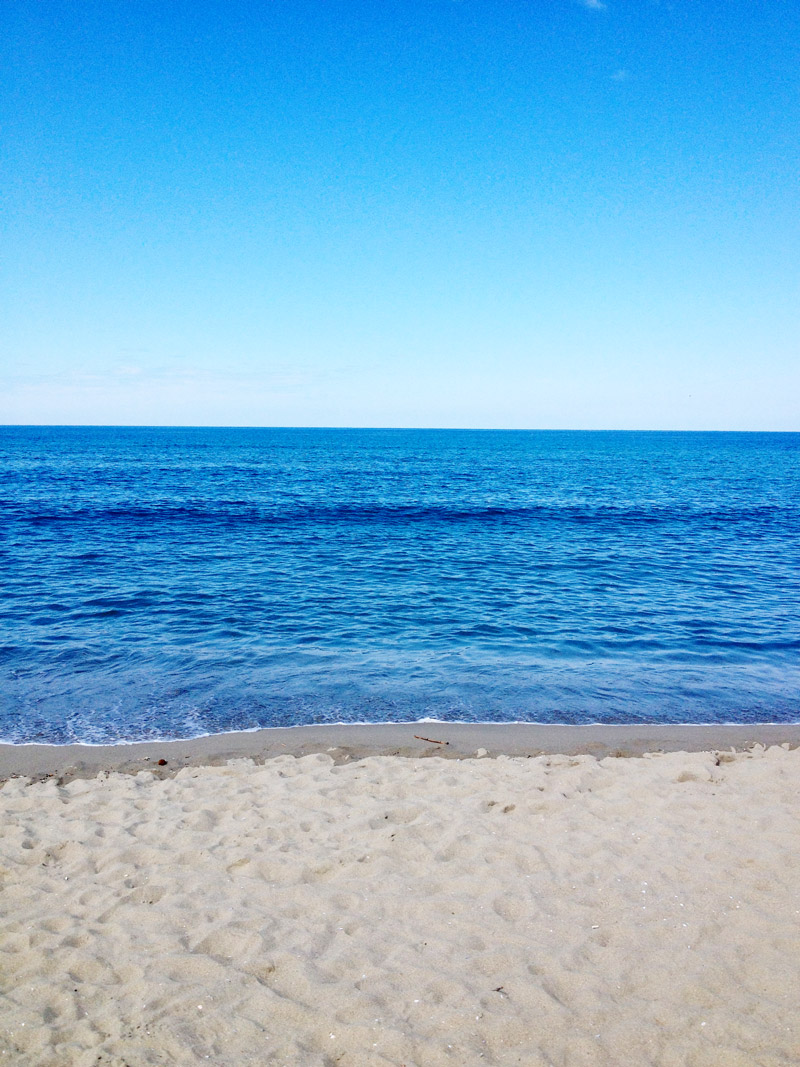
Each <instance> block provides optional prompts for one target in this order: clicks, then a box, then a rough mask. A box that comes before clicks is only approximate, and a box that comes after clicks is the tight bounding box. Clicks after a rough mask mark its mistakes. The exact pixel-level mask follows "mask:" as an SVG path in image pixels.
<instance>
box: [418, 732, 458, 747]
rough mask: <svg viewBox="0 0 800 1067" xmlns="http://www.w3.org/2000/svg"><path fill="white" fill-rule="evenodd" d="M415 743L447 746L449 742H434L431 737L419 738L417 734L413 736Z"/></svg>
mask: <svg viewBox="0 0 800 1067" xmlns="http://www.w3.org/2000/svg"><path fill="white" fill-rule="evenodd" d="M414 737H415V739H416V740H417V741H427V742H428V744H429V745H449V744H450V742H449V741H434V740H433V738H432V737H420V736H419V734H414Z"/></svg>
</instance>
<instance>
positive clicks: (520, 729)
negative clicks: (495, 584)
mask: <svg viewBox="0 0 800 1067" xmlns="http://www.w3.org/2000/svg"><path fill="white" fill-rule="evenodd" d="M787 744H788V745H789V746H790V747H792V748H795V747H798V746H800V724H796V723H790V724H775V723H752V724H725V725H718V724H698V725H661V724H658V725H643V724H626V725H601V724H591V725H586V726H564V725H549V724H547V725H546V724H541V723H431V722H428V723H421V722H409V723H386V724H371V725H360V724H359V725H354V724H347V725H343V724H336V725H326V726H292V727H272V728H269V729H264V730H254V731H246V732H235V733H224V734H212V735H208V736H205V737H195V738H190V739H187V740H175V741H143V742H134V743H132V744H131V743H127V744H118V745H40V744H29V745H10V744H0V780H6V779H8V778H11V777H17V776H20V777H29V778H43V777H47V776H50V775H57V776H59V777H63V778H66V779H73V778H91V777H93V776H94V775H96V774H99V773H102V772H104V771H112V770H113V771H122V772H133V773H135V772H136V771H140V770H145V769H147V770H155V771H156V773H158V774H159V775H163V776H166V775H169V774H172V773H174V772H175V771H177V770H180V768H181V767H186V766H203V765H210V766H213V765H219V764H223V763H225V762H226V761H227V760H229V759H240V758H247V759H253V760H255V761H256V762H261V761H263V760H266V759H270V758H273V757H276V756H282V755H294V756H304V755H309V754H313V753H318V752H324V753H327V754H328V755H330V756H331V757H332V758H333V759H334V761H335V762H336V763H345V762H348V761H350V760H354V759H363V758H365V757H367V756H385V755H397V756H408V757H415V756H416V757H424V756H432V755H435V756H444V757H447V758H454V759H463V758H469V757H474V756H476V755H479V754H480V755H481V756H499V755H506V756H536V755H544V754H561V755H580V754H584V755H592V756H595V757H597V758H598V759H602V758H603V757H605V756H614V755H616V756H638V755H642V754H644V753H646V752H679V751H685V752H703V751H714V750H730V749H735V750H737V751H742V750H744V749H748V748H752V747H753V746H754V745H764V746H770V745H787ZM159 760H165V761H166V762H165V763H163V764H160V765H159V762H158V761H159Z"/></svg>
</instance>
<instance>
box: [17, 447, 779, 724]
mask: <svg viewBox="0 0 800 1067" xmlns="http://www.w3.org/2000/svg"><path fill="white" fill-rule="evenodd" d="M799 653H800V434H697V433H669V434H662V433H612V432H608V433H606V432H602V433H599V432H598V433H578V432H564V433H559V432H505V431H503V432H499V431H498V432H472V431H403V430H384V431H381V430H299V429H298V430H278V429H257V430H249V429H235V430H234V429H231V430H225V429H210V430H209V429H197V430H193V429H120V428H91V429H87V428H57V427H48V428H22V427H4V428H0V737H2V738H3V739H5V740H14V741H25V740H36V741H53V742H67V741H73V740H84V741H94V742H100V741H113V740H120V739H125V740H133V739H137V738H145V737H177V736H184V737H185V736H193V735H197V734H203V733H214V732H217V731H222V730H231V729H250V728H254V727H258V726H268V725H285V724H295V723H311V722H340V721H344V722H349V721H370V722H383V721H399V720H411V719H418V718H421V717H433V718H440V719H446V720H462V721H475V720H479V721H487V720H496V721H512V720H524V721H546V722H621V723H624V722H752V721H798V720H800V654H799Z"/></svg>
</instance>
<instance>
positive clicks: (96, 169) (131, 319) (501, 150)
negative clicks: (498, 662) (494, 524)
mask: <svg viewBox="0 0 800 1067" xmlns="http://www.w3.org/2000/svg"><path fill="white" fill-rule="evenodd" d="M0 22H1V23H2V26H0V29H1V30H2V34H1V36H2V38H3V43H2V45H0V48H1V49H2V57H1V58H2V70H3V75H2V90H3V91H2V105H1V107H2V114H1V115H0V118H2V131H3V133H2V184H3V188H4V190H5V193H4V197H3V206H2V211H3V228H4V233H5V237H4V239H3V248H4V252H3V257H2V268H1V270H2V276H1V277H0V283H2V295H0V346H1V347H0V352H2V358H1V359H0V422H22V423H125V424H137V423H143V424H178V425H180V424H187V425H206V424H207V425H326V426H337V425H342V426H348V425H350V426H469V427H532V428H534V427H542V428H547V427H560V428H605V427H609V428H622V429H627V428H643V429H745V430H747V429H767V430H769V429H775V430H800V352H799V351H798V348H799V347H800V346H799V345H798V308H800V291H799V290H800V286H799V285H798V280H799V278H800V240H799V239H798V238H799V236H800V211H798V207H799V206H800V205H799V204H798V182H797V175H798V173H800V158H798V157H799V156H800V152H798V130H799V129H800V89H799V86H800V79H799V78H798V59H800V6H798V5H797V4H796V3H794V0H791V2H790V0H770V2H769V3H764V4H761V3H758V4H754V3H752V0H750V2H744V0H726V2H724V3H721V2H719V0H714V2H711V0H672V2H666V0H664V2H658V0H606V2H604V3H601V2H599V0H585V2H579V0H413V2H411V0H324V2H323V0H316V2H312V0H261V2H255V0H227V2H222V0H220V2H213V3H212V2H204V0H194V2H190V0H184V2H173V0H159V2H152V0H139V2H137V3H130V2H126V3H122V2H118V0H100V2H88V0H86V2H84V0H68V2H53V0H8V3H6V4H4V5H3V8H2V13H1V14H0Z"/></svg>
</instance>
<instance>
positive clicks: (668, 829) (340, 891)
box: [0, 747, 800, 1067]
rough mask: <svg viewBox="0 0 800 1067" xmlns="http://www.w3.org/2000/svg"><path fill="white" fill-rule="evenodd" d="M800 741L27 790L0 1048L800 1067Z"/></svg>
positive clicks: (2, 796) (275, 769)
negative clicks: (728, 749) (735, 748)
mask: <svg viewBox="0 0 800 1067" xmlns="http://www.w3.org/2000/svg"><path fill="white" fill-rule="evenodd" d="M799 783H800V751H797V750H793V751H789V750H787V749H784V748H781V747H773V748H768V749H763V748H756V749H754V750H752V751H750V752H748V753H742V754H738V755H736V756H734V755H732V754H729V755H722V756H719V755H714V754H713V753H702V752H700V753H688V754H687V753H668V754H663V755H655V756H649V757H648V756H645V757H636V758H628V759H625V758H611V757H608V758H604V759H602V760H599V761H598V760H597V759H595V758H594V757H592V756H589V755H584V756H569V757H568V756H538V757H535V758H528V759H525V758H507V757H500V758H497V759H463V760H459V759H449V760H445V759H439V758H431V759H406V758H401V757H397V756H371V757H369V758H366V759H363V760H360V761H353V762H349V763H343V764H336V763H334V761H333V760H332V759H331V757H330V756H328V755H325V754H317V755H307V756H303V757H302V758H295V757H294V756H289V755H287V756H281V757H278V758H275V759H270V760H268V761H267V762H266V763H265V764H264V765H257V764H255V763H254V762H252V761H251V760H247V759H241V760H237V761H233V762H231V763H230V764H229V765H225V766H216V767H186V768H184V769H182V770H180V771H179V772H178V773H177V775H176V776H174V777H166V778H163V779H160V778H158V777H156V776H155V775H154V774H152V773H149V772H144V773H139V774H137V775H130V774H118V773H113V774H110V775H105V774H104V775H101V776H99V777H96V778H91V779H87V780H81V779H76V780H73V781H71V782H68V783H66V784H59V781H58V780H57V779H55V778H52V779H50V780H47V781H40V782H29V781H27V780H24V779H13V780H11V781H9V782H8V783H7V784H6V785H5V786H4V787H3V788H2V790H0V808H1V809H2V857H1V860H2V877H3V889H2V897H0V908H1V909H2V915H3V920H2V935H1V940H0V969H1V973H2V982H3V986H4V997H3V998H2V1001H0V1049H1V1050H2V1055H0V1063H2V1062H6V1063H13V1064H20V1065H36V1067H67V1065H81V1067H95V1065H97V1067H100V1065H103V1067H141V1065H145V1064H157V1065H159V1067H161V1065H167V1064H195V1063H205V1062H208V1063H212V1064H225V1065H228V1064H230V1065H236V1067H239V1065H246V1064H258V1065H273V1064H275V1065H279V1064H291V1065H303V1067H316V1065H319V1067H333V1065H335V1064H338V1065H341V1067H361V1065H363V1067H367V1065H369V1067H373V1065H375V1067H377V1065H382V1064H383V1065H385V1064H393V1065H397V1067H399V1065H405V1067H412V1065H414V1067H439V1065H447V1067H451V1065H452V1067H456V1065H472V1064H483V1063H486V1064H497V1065H506V1064H523V1065H525V1067H536V1065H544V1064H553V1065H562V1064H563V1065H591V1067H602V1065H613V1067H617V1065H634V1067H639V1065H646V1064H659V1065H664V1067H667V1065H669V1067H673V1065H674V1067H678V1065H681V1067H683V1065H698V1067H711V1065H718V1067H740V1065H753V1064H759V1065H760V1064H763V1065H773V1064H774V1065H777V1064H798V1063H800V888H799V887H800V877H799V876H800V864H798V846H799V845H800V833H799V832H798V826H799V823H798V814H799V813H800V799H799V793H798V785H799Z"/></svg>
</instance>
